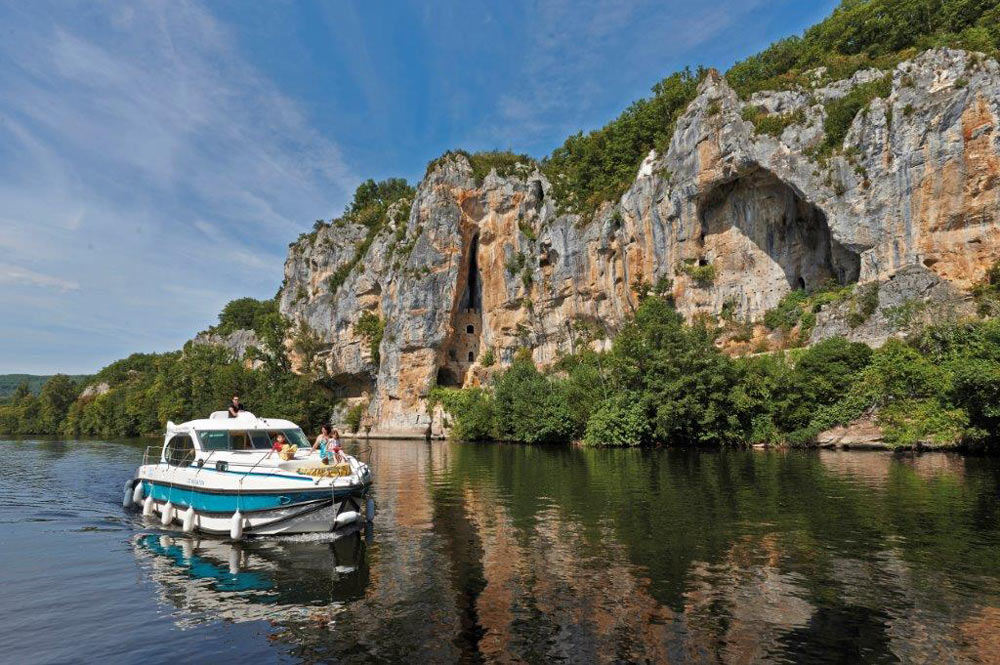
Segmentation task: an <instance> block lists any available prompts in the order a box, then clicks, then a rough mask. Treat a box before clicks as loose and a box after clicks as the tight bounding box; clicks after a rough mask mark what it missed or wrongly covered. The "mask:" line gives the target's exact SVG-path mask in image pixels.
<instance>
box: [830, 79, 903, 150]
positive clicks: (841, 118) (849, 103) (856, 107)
mask: <svg viewBox="0 0 1000 665" xmlns="http://www.w3.org/2000/svg"><path fill="white" fill-rule="evenodd" d="M891 92H892V76H891V75H886V76H883V77H882V78H880V79H877V80H875V81H870V82H868V83H863V84H861V85H859V86H857V87H855V88H853V89H852V90H851V91H850V92H849V93H847V94H846V95H844V96H843V97H841V98H840V99H835V100H833V101H832V102H830V103H828V104H827V105H826V119H825V120H824V121H823V131H824V133H825V136H824V138H823V143H821V144H820V146H819V152H820V153H828V152H830V151H833V150H837V149H838V148H840V147H841V146H842V145H843V143H844V138H845V137H846V136H847V130H849V129H850V128H851V123H852V122H854V118H855V116H857V115H858V112H859V111H861V110H862V109H866V108H868V105H869V104H870V103H871V101H872V100H873V99H875V98H876V97H881V98H883V99H885V98H886V97H888V96H889V93H891Z"/></svg>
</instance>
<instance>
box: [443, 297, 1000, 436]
mask: <svg viewBox="0 0 1000 665" xmlns="http://www.w3.org/2000/svg"><path fill="white" fill-rule="evenodd" d="M717 334H718V330H717V329H716V328H714V327H713V325H711V324H709V323H707V322H706V321H704V320H701V321H698V322H696V323H695V324H694V325H689V324H687V323H685V322H684V319H683V317H682V316H681V315H680V314H679V313H678V312H676V311H675V310H674V308H673V306H672V304H671V303H670V301H669V299H667V298H663V297H659V296H654V295H650V296H647V297H646V298H645V299H644V300H643V302H642V304H641V305H640V307H639V309H638V311H637V313H636V316H635V319H634V320H633V321H632V322H630V323H629V324H627V325H626V326H625V327H624V328H623V329H622V330H621V332H620V333H619V334H618V335H617V336H616V337H615V339H614V341H613V345H612V348H611V350H610V351H608V352H607V353H595V352H593V351H585V352H582V353H577V354H574V355H572V356H568V357H564V358H563V359H561V360H560V361H559V362H558V363H556V364H555V365H554V366H553V367H552V368H551V369H550V370H549V371H547V372H541V371H539V370H538V369H536V368H535V365H534V363H533V362H532V361H531V359H530V356H529V354H528V353H527V352H523V353H521V354H519V355H518V356H517V357H516V358H515V360H514V362H513V364H512V365H511V367H510V368H509V369H508V370H506V371H505V372H503V373H500V374H499V375H498V376H497V377H496V379H495V381H494V383H493V385H492V386H490V387H487V388H476V389H471V390H470V389H465V390H463V389H442V388H439V389H436V390H435V392H434V394H433V400H432V403H441V404H442V406H443V407H444V409H445V410H446V411H447V413H448V415H449V419H450V420H451V421H452V424H453V427H454V430H453V432H454V434H455V436H458V437H461V438H470V439H495V440H507V441H519V442H526V443H545V442H555V441H566V440H570V439H577V440H581V441H582V442H583V443H584V444H586V445H594V446H606V445H612V446H648V445H658V444H670V445H686V446H691V445H751V444H786V445H797V446H801V445H811V444H813V443H815V441H816V437H817V435H818V434H819V433H820V432H822V431H824V430H826V429H829V428H831V427H834V426H836V425H846V424H848V423H850V422H852V421H854V420H857V419H860V418H869V419H871V420H873V421H874V422H875V423H876V424H877V425H879V426H880V427H881V428H882V431H883V437H884V441H885V442H886V443H887V444H888V445H890V446H912V445H916V444H922V445H930V446H933V445H942V444H958V443H961V444H964V445H967V446H972V447H984V446H993V445H996V444H997V443H1000V440H998V434H997V433H998V431H1000V406H991V405H992V404H993V403H994V401H995V400H993V398H992V397H991V396H992V395H995V394H997V392H998V391H1000V320H997V319H988V320H974V321H967V322H961V323H947V324H941V325H937V326H933V327H928V328H925V329H923V330H922V331H920V332H919V333H917V334H915V335H913V336H912V337H911V338H909V339H907V340H898V339H892V340H890V341H889V342H887V343H886V344H885V345H884V346H883V347H882V348H880V349H876V350H872V349H870V348H869V347H867V346H866V345H864V344H861V343H855V342H849V341H847V340H845V339H843V338H832V339H827V340H825V341H822V342H819V343H818V344H815V345H813V346H811V347H809V348H806V349H795V350H793V351H791V352H779V353H774V354H761V355H756V356H748V357H743V358H730V357H729V356H726V355H725V354H723V353H722V352H721V351H720V350H719V349H718V348H716V346H715V344H714V341H715V337H716V335H717Z"/></svg>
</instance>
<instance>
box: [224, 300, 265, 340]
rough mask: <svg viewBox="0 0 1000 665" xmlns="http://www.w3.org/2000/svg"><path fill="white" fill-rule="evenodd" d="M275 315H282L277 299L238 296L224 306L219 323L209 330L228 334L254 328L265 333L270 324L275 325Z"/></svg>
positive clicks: (259, 332)
mask: <svg viewBox="0 0 1000 665" xmlns="http://www.w3.org/2000/svg"><path fill="white" fill-rule="evenodd" d="M275 317H280V314H278V302H277V301H276V300H274V299H271V300H257V299H255V298H237V299H236V300H231V301H230V302H229V303H227V304H226V306H225V307H223V308H222V311H221V312H219V323H217V324H216V325H214V326H213V327H211V328H209V329H208V332H211V333H215V334H218V335H228V334H229V333H232V332H235V331H237V330H253V331H254V332H256V333H257V334H258V335H263V334H266V332H265V331H266V330H267V328H268V327H269V326H272V325H274V320H275Z"/></svg>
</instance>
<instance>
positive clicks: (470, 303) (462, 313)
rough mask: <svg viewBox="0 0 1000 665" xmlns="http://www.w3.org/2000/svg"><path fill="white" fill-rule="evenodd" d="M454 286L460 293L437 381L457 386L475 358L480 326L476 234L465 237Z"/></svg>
mask: <svg viewBox="0 0 1000 665" xmlns="http://www.w3.org/2000/svg"><path fill="white" fill-rule="evenodd" d="M456 287H457V289H456V290H458V289H460V290H461V293H462V295H461V297H460V298H459V299H458V304H457V306H456V308H455V311H454V312H452V316H451V330H452V332H451V335H449V337H448V340H447V341H446V342H445V345H444V349H443V353H442V354H441V356H440V360H439V369H438V385H441V386H461V385H463V384H464V383H465V377H466V375H467V374H468V371H469V368H470V367H471V366H472V365H473V364H475V362H476V361H477V359H478V358H479V343H480V339H481V337H482V330H483V282H482V276H481V275H480V272H479V235H478V234H475V235H473V236H472V238H471V239H470V241H469V246H468V250H467V252H466V255H465V261H464V266H463V270H461V271H460V274H459V276H458V284H457V285H456Z"/></svg>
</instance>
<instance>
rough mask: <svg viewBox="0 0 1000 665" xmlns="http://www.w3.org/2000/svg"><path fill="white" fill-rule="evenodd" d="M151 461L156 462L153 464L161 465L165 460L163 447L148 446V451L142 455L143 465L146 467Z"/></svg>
mask: <svg viewBox="0 0 1000 665" xmlns="http://www.w3.org/2000/svg"><path fill="white" fill-rule="evenodd" d="M154 451H155V452H154ZM151 459H152V460H154V461H153V464H159V463H160V461H161V460H162V459H163V446H146V450H145V451H144V452H143V453H142V465H143V466H146V465H147V464H149V463H150V461H149V460H151Z"/></svg>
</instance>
